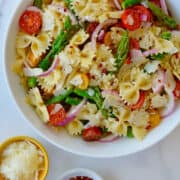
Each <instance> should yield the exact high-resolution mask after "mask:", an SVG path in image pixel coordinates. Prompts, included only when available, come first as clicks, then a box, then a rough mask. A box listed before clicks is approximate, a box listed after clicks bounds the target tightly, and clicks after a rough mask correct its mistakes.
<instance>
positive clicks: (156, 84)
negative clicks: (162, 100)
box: [152, 70, 165, 93]
mask: <svg viewBox="0 0 180 180" xmlns="http://www.w3.org/2000/svg"><path fill="white" fill-rule="evenodd" d="M164 84H165V73H164V71H163V70H159V71H158V72H157V78H156V79H154V81H153V83H152V90H153V92H154V93H159V92H161V91H162V89H163V87H164Z"/></svg>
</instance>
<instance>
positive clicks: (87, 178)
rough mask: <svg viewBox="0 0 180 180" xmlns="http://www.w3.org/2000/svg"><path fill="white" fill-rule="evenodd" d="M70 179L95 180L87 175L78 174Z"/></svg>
mask: <svg viewBox="0 0 180 180" xmlns="http://www.w3.org/2000/svg"><path fill="white" fill-rule="evenodd" d="M69 180H93V179H92V178H90V177H87V176H76V177H71V178H70V179H69Z"/></svg>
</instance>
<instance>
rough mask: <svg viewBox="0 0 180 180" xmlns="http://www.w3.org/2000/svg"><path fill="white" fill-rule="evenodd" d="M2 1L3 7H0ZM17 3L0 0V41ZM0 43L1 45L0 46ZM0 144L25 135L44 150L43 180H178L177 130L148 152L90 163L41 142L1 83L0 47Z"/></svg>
mask: <svg viewBox="0 0 180 180" xmlns="http://www.w3.org/2000/svg"><path fill="white" fill-rule="evenodd" d="M1 1H3V3H1ZM17 2H18V0H13V1H12V0H0V22H1V26H0V38H2V39H3V37H4V36H3V32H4V30H3V29H4V28H6V22H7V21H8V17H9V14H10V13H11V12H12V8H14V7H15V5H16V4H17ZM2 39H1V44H0V45H2ZM0 53H1V54H0V117H1V118H0V142H2V141H4V140H5V139H7V138H8V137H10V136H17V135H27V136H31V137H34V138H36V139H38V140H39V141H40V142H42V143H43V144H44V146H45V147H46V149H47V151H48V154H49V158H50V169H49V174H48V177H47V180H58V178H59V177H60V175H61V174H62V173H63V172H64V171H66V170H68V169H71V168H77V167H84V168H90V169H93V170H95V171H96V172H98V173H99V174H100V175H101V176H102V177H103V178H104V180H179V179H180V155H179V154H180V140H179V139H180V127H177V128H176V129H175V130H174V132H172V133H171V134H170V135H169V136H168V137H166V138H165V139H164V140H163V141H161V142H160V143H159V144H157V145H155V146H153V147H152V148H150V149H148V150H146V151H143V152H140V153H137V154H134V155H130V156H126V157H121V158H114V159H90V158H85V157H80V156H76V155H74V154H70V153H67V152H64V151H62V150H61V149H58V148H56V147H55V146H53V145H52V144H50V143H48V142H47V141H46V140H44V139H42V138H41V137H40V136H39V135H38V134H36V132H34V131H33V129H32V128H31V127H30V126H29V125H28V124H27V123H26V121H25V120H24V119H23V118H22V117H21V115H20V114H19V113H18V112H17V109H16V107H15V104H14V103H13V101H12V99H11V98H10V96H9V94H8V92H7V87H6V84H5V82H4V76H3V69H2V61H3V59H2V47H0Z"/></svg>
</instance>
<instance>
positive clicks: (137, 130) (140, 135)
mask: <svg viewBox="0 0 180 180" xmlns="http://www.w3.org/2000/svg"><path fill="white" fill-rule="evenodd" d="M132 132H133V135H134V137H135V138H136V139H137V140H139V141H142V140H143V139H144V137H145V136H146V135H147V133H148V131H147V130H146V129H145V128H143V127H136V126H132Z"/></svg>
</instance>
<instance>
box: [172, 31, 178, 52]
mask: <svg viewBox="0 0 180 180" xmlns="http://www.w3.org/2000/svg"><path fill="white" fill-rule="evenodd" d="M171 36H172V37H171V41H172V42H173V44H174V45H175V47H176V48H177V49H178V51H179V52H180V31H174V32H173V33H172V35H171Z"/></svg>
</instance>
